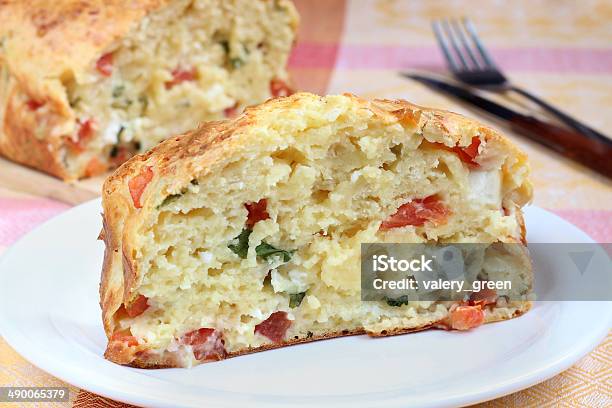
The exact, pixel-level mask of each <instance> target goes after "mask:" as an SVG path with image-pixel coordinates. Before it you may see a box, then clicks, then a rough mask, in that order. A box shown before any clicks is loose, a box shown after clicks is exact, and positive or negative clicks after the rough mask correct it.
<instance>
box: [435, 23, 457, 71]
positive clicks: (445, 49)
mask: <svg viewBox="0 0 612 408" xmlns="http://www.w3.org/2000/svg"><path fill="white" fill-rule="evenodd" d="M431 28H432V29H433V32H434V35H435V37H436V41H438V45H439V46H440V49H441V50H442V53H443V54H444V58H445V59H446V63H447V64H448V66H449V67H450V69H451V71H458V70H459V68H458V67H457V64H455V61H454V59H453V56H452V55H451V53H450V50H449V49H448V46H447V45H446V41H444V36H443V35H442V30H441V29H440V22H439V21H437V20H434V21H432V22H431Z"/></svg>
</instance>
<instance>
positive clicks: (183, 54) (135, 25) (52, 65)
mask: <svg viewBox="0 0 612 408" xmlns="http://www.w3.org/2000/svg"><path fill="white" fill-rule="evenodd" d="M296 26H297V13H296V11H295V8H294V6H293V4H292V3H291V2H290V1H288V0H258V1H252V0H136V1H130V2H124V1H118V0H112V1H100V0H96V1H88V2H84V1H79V0H62V1H55V2H52V1H49V0H35V1H27V2H26V1H9V2H0V154H2V155H4V156H6V157H8V158H9V159H12V160H14V161H17V162H20V163H24V164H26V165H29V166H31V167H35V168H38V169H40V170H43V171H45V172H47V173H50V174H53V175H55V176H58V177H61V178H64V179H67V180H70V179H76V178H81V177H88V176H92V175H95V174H99V173H101V172H104V171H105V170H107V169H108V168H114V167H116V166H117V165H119V164H121V163H122V162H124V161H125V160H127V159H128V158H129V157H131V156H132V155H134V154H135V153H138V152H142V151H145V150H147V149H149V148H150V147H151V146H153V145H155V144H157V143H158V142H159V141H161V140H162V139H164V138H165V137H167V136H169V135H174V134H178V133H181V132H185V131H187V130H189V129H192V128H194V127H196V126H197V125H198V123H200V122H203V121H207V120H216V119H222V118H224V117H231V116H235V115H236V114H237V113H239V112H240V111H242V109H243V107H245V106H248V105H252V104H257V103H260V102H263V101H265V100H266V99H268V98H270V97H271V96H279V95H286V94H288V93H290V89H289V88H288V86H287V85H286V81H287V72H286V70H285V65H286V63H287V59H288V55H289V52H290V50H291V47H292V44H293V42H294V38H295V30H296Z"/></svg>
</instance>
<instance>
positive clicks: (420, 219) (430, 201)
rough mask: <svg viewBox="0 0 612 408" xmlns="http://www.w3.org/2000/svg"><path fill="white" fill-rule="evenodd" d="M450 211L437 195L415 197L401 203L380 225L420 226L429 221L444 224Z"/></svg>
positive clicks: (384, 228) (384, 226) (390, 227)
mask: <svg viewBox="0 0 612 408" xmlns="http://www.w3.org/2000/svg"><path fill="white" fill-rule="evenodd" d="M449 214H450V211H449V210H448V209H447V208H446V207H445V206H444V204H443V203H442V202H440V200H439V199H438V197H437V196H435V195H432V196H429V197H425V198H416V199H413V200H412V201H410V202H407V203H406V204H403V205H401V206H400V207H399V208H398V209H397V211H396V212H395V214H393V215H391V216H390V217H389V218H387V219H386V220H385V221H383V223H382V224H381V225H380V229H381V230H389V229H392V228H400V227H405V226H407V225H412V226H415V227H420V226H422V225H423V224H425V222H427V221H430V222H432V223H434V224H435V225H439V224H444V223H445V222H446V220H447V218H448V216H449Z"/></svg>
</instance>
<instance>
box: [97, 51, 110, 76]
mask: <svg viewBox="0 0 612 408" xmlns="http://www.w3.org/2000/svg"><path fill="white" fill-rule="evenodd" d="M96 69H97V70H98V72H99V73H100V74H102V75H103V76H106V77H107V76H110V75H111V74H112V73H113V54H112V53H111V52H108V53H106V54H104V55H102V56H101V57H100V58H98V61H96Z"/></svg>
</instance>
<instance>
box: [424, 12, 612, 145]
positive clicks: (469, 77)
mask: <svg viewBox="0 0 612 408" xmlns="http://www.w3.org/2000/svg"><path fill="white" fill-rule="evenodd" d="M432 28H433V31H434V34H435V36H436V40H437V41H438V45H439V46H440V48H441V49H442V53H443V54H444V58H445V59H446V63H447V64H448V67H449V69H450V70H451V72H452V74H453V76H454V77H455V78H456V79H458V80H459V81H461V82H463V83H465V84H468V85H471V86H475V87H479V88H483V89H487V90H491V91H496V92H508V91H513V92H516V93H518V94H520V95H523V96H524V97H526V98H528V99H530V100H531V101H533V102H535V103H536V104H538V105H540V106H541V107H542V108H543V109H544V110H546V111H547V112H549V113H551V114H552V115H554V116H555V117H557V118H558V119H559V120H560V121H561V122H563V123H565V124H566V125H567V126H569V127H571V128H573V129H575V130H576V131H578V132H580V133H582V134H584V135H587V136H589V137H591V138H596V139H600V140H602V141H604V142H606V143H612V140H611V139H609V138H608V137H606V136H604V135H603V134H601V133H599V132H598V131H596V130H595V129H592V128H590V127H589V126H587V125H585V124H584V123H581V122H579V121H577V120H576V119H574V118H572V117H570V116H569V115H567V114H565V113H563V112H561V111H560V110H559V109H557V108H555V107H554V106H552V105H551V104H549V103H548V102H546V101H544V100H542V99H540V98H538V97H537V96H535V95H533V94H531V93H529V92H527V91H526V90H524V89H521V88H519V87H517V86H515V85H512V84H511V83H510V82H509V81H508V79H507V78H506V77H505V76H504V74H503V73H502V72H501V71H500V69H499V68H498V67H497V66H496V65H495V63H494V62H493V59H492V58H491V56H490V55H489V53H488V52H487V50H486V49H485V47H484V46H483V44H482V42H481V41H480V39H479V38H478V34H476V29H475V28H474V25H473V24H472V22H471V21H470V20H469V19H467V18H465V17H464V18H462V19H461V21H458V20H456V19H450V21H448V20H444V19H442V20H437V21H433V22H432Z"/></svg>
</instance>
